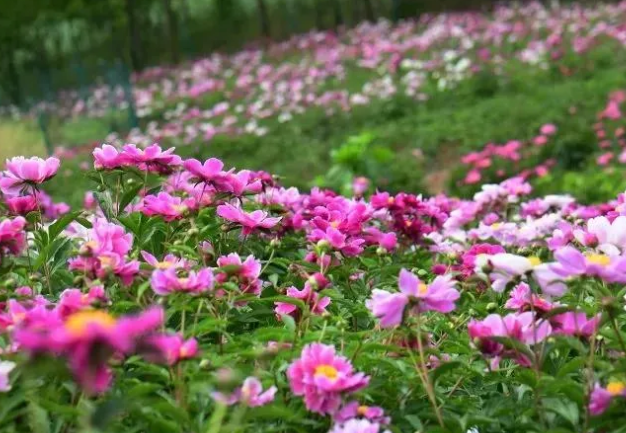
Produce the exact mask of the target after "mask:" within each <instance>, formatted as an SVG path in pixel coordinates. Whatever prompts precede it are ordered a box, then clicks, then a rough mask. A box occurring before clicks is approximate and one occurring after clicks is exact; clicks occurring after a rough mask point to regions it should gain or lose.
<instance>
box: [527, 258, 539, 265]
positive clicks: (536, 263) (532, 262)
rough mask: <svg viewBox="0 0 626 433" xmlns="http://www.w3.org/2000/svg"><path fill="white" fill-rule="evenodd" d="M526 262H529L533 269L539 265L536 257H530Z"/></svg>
mask: <svg viewBox="0 0 626 433" xmlns="http://www.w3.org/2000/svg"><path fill="white" fill-rule="evenodd" d="M528 261H529V262H530V264H531V265H532V266H533V267H535V266H539V265H540V264H541V259H540V258H539V257H537V256H531V257H529V258H528Z"/></svg>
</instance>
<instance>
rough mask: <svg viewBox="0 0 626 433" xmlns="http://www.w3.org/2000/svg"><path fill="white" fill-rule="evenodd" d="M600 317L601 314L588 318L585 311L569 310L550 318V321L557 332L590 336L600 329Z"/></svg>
mask: <svg viewBox="0 0 626 433" xmlns="http://www.w3.org/2000/svg"><path fill="white" fill-rule="evenodd" d="M600 318H601V317H600V315H599V314H597V315H595V316H593V317H591V318H588V317H587V315H586V314H585V313H584V312H574V311H569V312H567V313H563V314H559V315H557V316H554V317H552V318H550V323H551V324H552V327H553V328H554V332H555V333H557V334H563V335H574V336H577V337H585V338H589V337H591V336H592V335H593V334H595V333H596V331H597V330H598V327H599V326H600Z"/></svg>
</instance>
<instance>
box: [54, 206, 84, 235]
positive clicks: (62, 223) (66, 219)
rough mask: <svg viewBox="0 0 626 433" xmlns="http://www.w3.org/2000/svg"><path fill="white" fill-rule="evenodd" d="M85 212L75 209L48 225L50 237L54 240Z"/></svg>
mask: <svg viewBox="0 0 626 433" xmlns="http://www.w3.org/2000/svg"><path fill="white" fill-rule="evenodd" d="M82 213H83V212H82V211H74V212H70V213H67V214H65V215H63V216H62V217H61V218H59V219H58V220H56V221H55V222H54V223H53V224H52V225H50V227H48V239H49V242H52V241H53V240H54V239H56V237H57V236H58V235H59V234H60V233H61V232H62V231H63V230H64V229H65V227H67V226H68V225H69V224H70V223H71V222H72V221H74V220H75V219H76V218H78V217H79V216H80V215H81V214H82Z"/></svg>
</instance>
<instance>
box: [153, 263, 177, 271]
mask: <svg viewBox="0 0 626 433" xmlns="http://www.w3.org/2000/svg"><path fill="white" fill-rule="evenodd" d="M172 266H174V263H172V262H157V264H156V265H154V267H155V268H157V269H160V270H162V271H164V270H166V269H169V268H171V267H172Z"/></svg>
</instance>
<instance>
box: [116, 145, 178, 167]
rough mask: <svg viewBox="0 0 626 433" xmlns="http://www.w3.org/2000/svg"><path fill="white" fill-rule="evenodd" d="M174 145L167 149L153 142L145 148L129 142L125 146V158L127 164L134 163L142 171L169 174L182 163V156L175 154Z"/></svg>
mask: <svg viewBox="0 0 626 433" xmlns="http://www.w3.org/2000/svg"><path fill="white" fill-rule="evenodd" d="M174 150H176V149H175V148H174V147H171V148H169V149H167V150H165V151H163V150H162V149H161V147H160V146H159V145H158V144H152V145H150V146H148V147H146V148H145V149H139V148H138V147H137V146H135V145H134V144H127V145H125V146H124V148H123V158H124V161H125V162H126V164H128V165H134V166H136V167H137V168H139V169H140V170H142V171H150V172H157V173H159V174H169V173H171V172H172V171H174V169H175V168H177V167H179V166H181V165H182V160H181V158H180V156H178V155H174Z"/></svg>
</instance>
